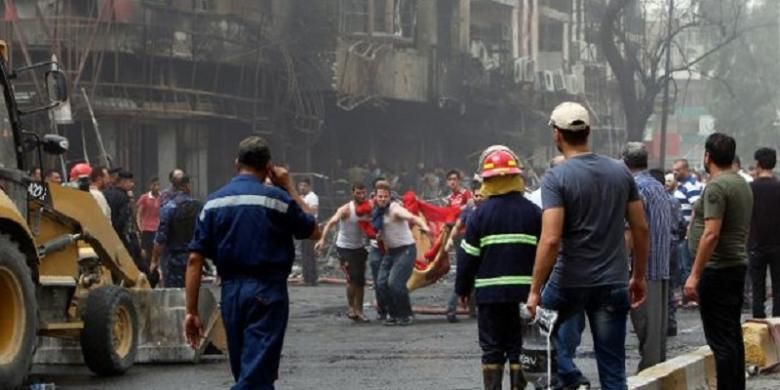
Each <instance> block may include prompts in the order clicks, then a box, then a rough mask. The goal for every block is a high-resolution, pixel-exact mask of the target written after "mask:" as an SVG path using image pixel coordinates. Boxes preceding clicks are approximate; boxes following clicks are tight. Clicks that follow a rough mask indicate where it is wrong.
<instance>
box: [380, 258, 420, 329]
mask: <svg viewBox="0 0 780 390" xmlns="http://www.w3.org/2000/svg"><path fill="white" fill-rule="evenodd" d="M416 256H417V248H416V247H415V246H414V245H407V246H402V247H399V248H393V249H388V250H387V252H386V253H385V256H384V257H383V258H382V263H381V264H380V265H379V275H378V278H379V285H378V286H377V291H378V292H381V295H382V296H383V297H386V298H387V314H389V315H390V317H391V318H396V319H401V318H407V317H411V316H412V303H411V301H410V299H409V289H408V288H406V282H407V281H408V280H409V277H410V276H412V269H413V267H414V260H415V257H416Z"/></svg>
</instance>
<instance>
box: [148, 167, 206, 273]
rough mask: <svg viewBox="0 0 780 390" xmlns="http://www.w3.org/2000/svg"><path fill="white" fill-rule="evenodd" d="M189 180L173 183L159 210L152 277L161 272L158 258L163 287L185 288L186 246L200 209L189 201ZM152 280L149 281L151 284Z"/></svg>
mask: <svg viewBox="0 0 780 390" xmlns="http://www.w3.org/2000/svg"><path fill="white" fill-rule="evenodd" d="M191 194H192V186H191V185H190V177H189V176H186V175H185V176H181V177H178V178H176V179H175V180H174V182H173V194H172V195H171V196H170V197H169V199H168V202H167V203H165V206H163V207H162V209H161V210H160V225H159V227H158V228H157V234H156V235H155V237H154V248H153V249H152V258H151V265H150V267H149V269H150V271H151V273H152V274H154V273H155V272H158V274H159V270H160V255H162V256H163V257H164V259H165V261H163V266H164V268H165V269H164V270H163V271H162V279H163V281H164V282H163V283H164V286H165V287H168V288H182V287H184V273H185V270H186V268H187V258H188V257H189V253H188V250H187V245H188V244H189V243H190V241H191V240H192V235H193V232H194V231H195V222H196V221H197V219H198V214H199V213H200V209H201V206H202V204H201V202H199V201H197V200H195V199H193V198H192V195H191ZM153 279H155V278H154V277H150V280H153Z"/></svg>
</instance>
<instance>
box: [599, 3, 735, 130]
mask: <svg viewBox="0 0 780 390" xmlns="http://www.w3.org/2000/svg"><path fill="white" fill-rule="evenodd" d="M606 1H607V4H606V9H605V12H604V14H603V18H602V20H601V30H600V31H599V37H598V39H599V43H600V46H601V50H602V51H603V53H604V56H605V57H606V59H607V62H608V63H609V65H610V68H611V69H612V72H613V73H614V75H615V78H616V80H617V84H618V90H619V94H620V100H621V103H622V107H623V112H624V115H625V120H626V133H627V138H628V140H629V141H641V140H642V138H643V133H644V129H645V127H646V126H647V122H648V120H649V119H650V116H651V115H652V114H653V112H654V109H655V107H656V98H657V97H658V95H659V94H660V93H661V91H663V87H664V85H665V83H666V82H667V80H669V79H670V77H672V75H674V74H675V73H678V72H688V73H690V74H693V73H697V72H698V66H699V65H700V63H701V62H702V61H704V60H705V59H706V58H708V57H710V56H711V55H713V54H714V53H716V52H717V51H719V50H720V49H721V48H723V47H724V46H726V45H728V44H730V43H732V42H733V41H734V40H736V39H737V38H738V37H739V36H740V34H741V33H742V32H743V30H742V27H741V22H742V14H743V11H744V7H745V5H744V3H745V2H743V1H733V0H699V1H696V0H687V1H686V0H678V1H677V2H678V5H676V6H675V7H674V8H673V9H672V11H673V13H674V15H675V16H674V17H673V18H672V23H671V24H667V23H668V3H669V1H668V0H606ZM705 3H706V4H705ZM637 7H638V8H637ZM637 11H639V12H637ZM629 12H633V14H629ZM637 14H638V15H637ZM637 17H639V18H638V19H637ZM637 24H638V25H637ZM667 26H671V28H668V27H667ZM637 31H640V32H638V33H637ZM695 35H698V36H700V37H701V36H706V37H707V38H706V39H700V40H699V41H698V42H696V46H697V48H698V49H699V50H694V51H693V54H692V53H691V52H690V51H689V50H688V49H689V48H690V46H691V44H690V43H689V42H684V38H686V37H691V36H695ZM667 53H669V54H671V55H672V57H673V58H674V59H675V60H674V61H673V63H672V66H671V72H668V73H667V72H666V71H665V63H666V62H665V60H666V56H667Z"/></svg>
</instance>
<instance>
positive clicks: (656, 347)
mask: <svg viewBox="0 0 780 390" xmlns="http://www.w3.org/2000/svg"><path fill="white" fill-rule="evenodd" d="M623 162H625V164H626V166H627V167H628V169H629V170H631V173H632V174H633V175H634V180H635V181H636V187H637V190H638V191H639V198H640V199H641V200H642V206H644V210H645V218H646V220H647V223H648V226H649V227H650V253H649V254H648V258H647V300H645V302H644V303H643V304H642V305H640V306H639V307H637V308H635V309H633V310H631V322H632V324H633V325H634V330H635V331H636V335H637V337H639V353H640V355H641V360H640V361H639V367H638V371H642V370H644V369H645V368H648V367H650V366H653V365H655V364H658V363H661V362H663V361H664V360H666V328H667V321H668V312H667V310H668V301H667V300H668V296H669V255H670V253H671V246H670V245H671V244H670V243H671V241H672V210H671V209H670V207H669V198H668V196H667V194H666V190H665V189H664V186H663V184H661V182H659V181H658V180H656V179H655V178H654V177H653V176H651V174H650V172H649V171H648V169H647V149H646V148H645V145H644V144H643V143H641V142H629V143H628V145H626V149H625V150H624V151H623ZM626 233H627V234H626V236H627V238H629V242H630V237H631V236H630V234H628V233H630V231H629V230H626ZM632 257H633V255H632Z"/></svg>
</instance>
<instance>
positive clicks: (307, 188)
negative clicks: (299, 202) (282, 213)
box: [298, 178, 320, 219]
mask: <svg viewBox="0 0 780 390" xmlns="http://www.w3.org/2000/svg"><path fill="white" fill-rule="evenodd" d="M298 193H299V194H301V196H302V197H303V201H304V202H305V203H306V205H307V206H309V209H310V210H305V211H306V212H308V213H309V214H311V215H314V219H317V214H318V211H319V208H320V197H319V196H317V194H315V193H314V191H312V189H311V179H309V178H303V179H301V181H300V183H298Z"/></svg>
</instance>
